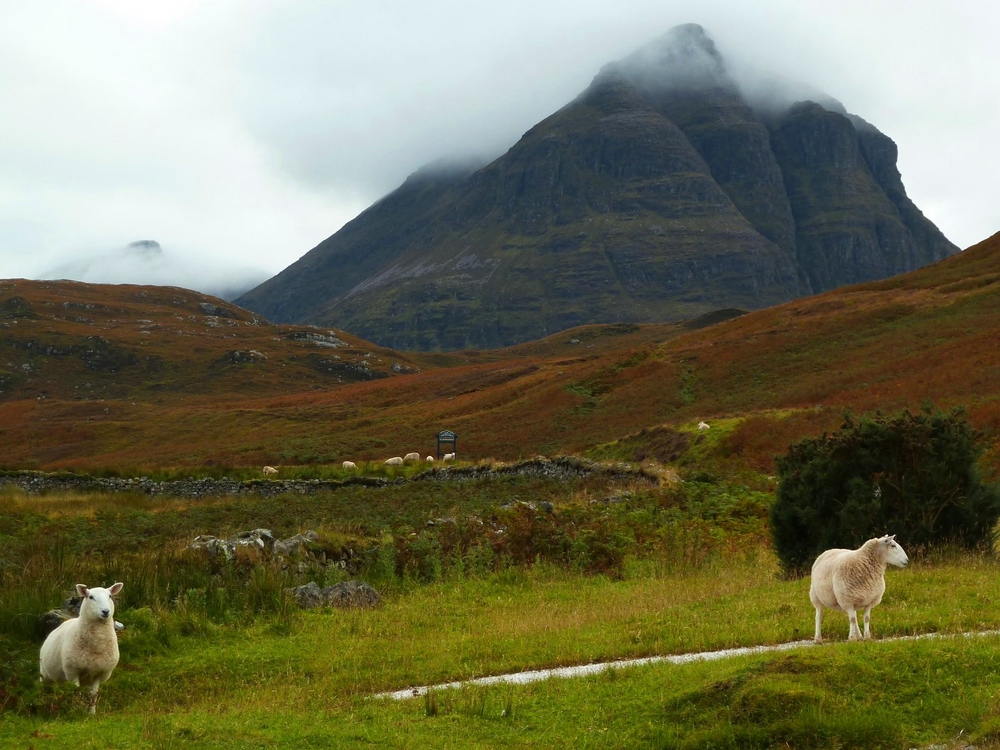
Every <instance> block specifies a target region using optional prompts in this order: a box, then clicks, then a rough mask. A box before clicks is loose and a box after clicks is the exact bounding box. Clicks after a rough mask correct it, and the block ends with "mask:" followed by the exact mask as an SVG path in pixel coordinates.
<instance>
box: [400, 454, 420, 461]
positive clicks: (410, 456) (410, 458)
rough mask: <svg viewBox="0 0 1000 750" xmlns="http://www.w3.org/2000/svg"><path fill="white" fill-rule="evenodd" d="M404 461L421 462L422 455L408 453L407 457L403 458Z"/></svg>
mask: <svg viewBox="0 0 1000 750" xmlns="http://www.w3.org/2000/svg"><path fill="white" fill-rule="evenodd" d="M403 460H404V461H419V460H420V454H419V453H407V454H406V455H405V456H403Z"/></svg>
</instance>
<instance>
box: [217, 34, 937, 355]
mask: <svg viewBox="0 0 1000 750" xmlns="http://www.w3.org/2000/svg"><path fill="white" fill-rule="evenodd" d="M815 98H817V99H820V100H821V103H817V102H814V101H802V102H797V103H791V102H789V103H787V104H782V105H778V104H776V103H775V100H774V99H771V100H768V101H767V102H766V103H763V102H762V101H761V100H759V99H757V100H755V98H754V97H753V96H751V95H748V94H746V93H744V91H743V90H742V89H741V88H740V86H738V85H737V84H736V82H735V81H734V79H733V78H732V77H731V76H730V72H729V71H728V70H727V68H726V64H725V61H724V60H723V58H722V56H721V54H720V53H719V52H718V50H717V49H716V48H715V45H714V44H713V42H712V41H711V39H709V38H708V36H707V35H706V34H705V32H704V30H703V29H702V28H701V27H700V26H697V25H693V24H692V25H687V26H681V27H677V28H675V29H672V30H671V31H670V32H668V33H667V34H666V35H665V36H664V37H663V38H662V39H660V40H658V41H656V42H655V43H653V44H651V45H649V46H648V47H646V48H644V49H641V50H639V51H637V52H636V53H635V54H633V55H631V56H629V57H628V58H625V59H624V60H621V61H618V62H616V63H612V64H609V65H607V66H605V68H604V69H602V70H601V72H600V73H599V74H598V75H597V77H596V78H595V79H594V81H593V83H592V84H591V85H590V87H589V88H588V89H587V90H586V91H584V92H583V93H582V94H581V95H580V96H579V97H577V99H575V100H574V101H572V102H570V103H569V104H567V105H566V106H565V107H563V108H562V109H560V110H559V111H558V112H556V113H554V114H553V115H551V116H550V117H548V118H547V119H545V120H543V121H542V122H540V123H539V124H538V125H536V126H535V127H533V128H532V129H531V130H529V131H528V132H527V133H525V135H524V136H523V137H522V138H521V139H520V140H519V141H518V142H517V143H516V144H515V145H514V146H513V147H512V148H511V149H510V150H509V151H508V152H507V153H506V154H504V155H503V156H501V157H500V158H499V159H497V160H495V161H493V162H492V163H490V164H487V165H485V166H478V165H438V166H435V167H429V168H427V169H425V170H421V171H420V172H418V173H416V174H414V175H412V176H411V177H410V178H409V179H408V180H407V181H406V182H405V183H404V184H403V185H402V186H401V187H400V188H399V189H397V190H396V191H395V192H393V193H391V194H390V195H388V196H386V197H385V198H384V199H382V200H381V201H379V202H378V203H376V204H375V205H373V206H372V207H371V208H369V209H368V210H367V211H365V212H364V213H362V214H361V215H360V216H358V217H357V218H356V219H354V220H353V221H352V222H350V223H349V224H347V225H346V226H345V227H344V228H343V229H341V230H340V231H339V232H337V233H336V234H334V235H333V236H332V237H330V238H329V239H327V240H326V241H324V242H323V243H321V244H320V245H318V246H317V247H316V248H314V249H313V250H311V251H310V252H309V253H307V254H306V255H305V256H303V257H302V258H301V259H300V260H299V261H297V262H296V263H294V264H293V265H291V266H289V267H288V268H287V269H285V270H284V271H282V272H281V273H280V274H278V275H277V276H275V277H274V278H272V279H270V280H269V281H267V282H265V283H264V284H262V285H260V286H259V287H257V288H256V289H254V290H252V291H250V292H248V293H247V294H245V295H244V296H243V297H241V298H240V299H239V300H237V302H238V303H239V304H241V305H243V306H245V307H248V308H250V309H252V310H255V311H257V312H259V313H261V314H263V315H265V316H266V317H268V318H270V319H272V320H274V321H276V322H305V323H316V324H321V325H336V326H337V327H339V328H343V329H346V330H349V331H351V332H353V333H355V334H357V335H359V336H362V337H364V338H367V339H370V340H372V341H376V342H378V343H380V344H383V345H386V346H391V347H396V348H403V349H408V348H411V349H461V348H466V347H497V346H504V345H509V344H513V343H516V342H520V341H525V340H529V339H534V338H538V337H541V336H544V335H547V334H550V333H553V332H555V331H558V330H561V329H564V328H568V327H570V326H574V325H580V324H583V323H595V322H641V321H668V320H678V319H682V318H688V317H694V316H696V315H700V314H702V313H705V312H707V311H710V310H714V309H718V308H724V307H736V308H744V309H753V308H760V307H765V306H768V305H772V304H776V303H780V302H783V301H786V300H789V299H792V298H795V297H798V296H802V295H806V294H810V293H815V292H820V291H824V290H827V289H830V288H833V287H836V286H839V285H842V284H847V283H854V282H859V281H866V280H873V279H879V278H884V277H886V276H890V275H893V274H897V273H901V272H904V271H908V270H912V269H914V268H917V267H920V266H922V265H925V264H926V263H929V262H932V261H934V260H938V259H940V258H943V257H946V256H947V255H949V254H951V253H953V252H955V251H956V250H957V248H956V247H954V246H953V245H952V244H951V243H950V242H948V241H947V240H946V239H945V238H944V237H943V236H942V235H941V233H940V232H939V231H938V230H937V228H936V227H934V225H933V224H932V223H931V222H930V221H928V220H927V219H926V218H925V217H924V216H923V215H922V214H921V213H920V211H919V210H918V209H917V208H916V206H914V205H913V203H912V202H911V201H910V200H909V199H908V198H907V196H906V191H905V189H904V188H903V183H902V180H901V178H900V175H899V171H898V170H897V169H896V147H895V144H894V143H893V142H892V141H891V140H890V139H889V138H888V137H886V136H885V135H883V134H882V133H880V132H879V131H878V130H877V129H875V128H874V127H873V126H872V125H870V124H868V123H867V122H865V121H864V120H862V119H861V118H858V117H855V116H852V115H849V114H848V113H847V112H846V111H845V110H844V109H843V107H842V106H841V105H840V104H839V103H837V102H836V101H834V100H832V99H829V98H828V97H822V96H818V97H815Z"/></svg>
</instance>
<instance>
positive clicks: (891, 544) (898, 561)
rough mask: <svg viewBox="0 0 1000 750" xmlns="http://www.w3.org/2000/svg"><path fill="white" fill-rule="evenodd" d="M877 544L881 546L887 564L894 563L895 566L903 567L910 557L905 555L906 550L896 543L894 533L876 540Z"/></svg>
mask: <svg viewBox="0 0 1000 750" xmlns="http://www.w3.org/2000/svg"><path fill="white" fill-rule="evenodd" d="M878 541H879V544H881V545H882V547H883V554H884V556H885V561H886V562H887V563H888V564H889V565H895V566H896V567H897V568H902V567H905V566H906V564H907V563H908V562H909V561H910V559H909V558H908V557H907V556H906V552H904V551H903V548H902V547H900V546H899V545H898V544H897V543H896V535H895V534H893V535H892V536H884V537H882V538H881V539H879V540H878Z"/></svg>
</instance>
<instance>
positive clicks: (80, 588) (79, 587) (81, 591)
mask: <svg viewBox="0 0 1000 750" xmlns="http://www.w3.org/2000/svg"><path fill="white" fill-rule="evenodd" d="M76 593H77V596H82V597H83V598H84V599H86V598H87V587H86V586H84V585H83V584H82V583H78V584H76Z"/></svg>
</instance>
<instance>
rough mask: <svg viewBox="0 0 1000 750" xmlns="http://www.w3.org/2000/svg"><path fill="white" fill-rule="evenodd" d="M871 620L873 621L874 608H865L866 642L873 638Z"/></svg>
mask: <svg viewBox="0 0 1000 750" xmlns="http://www.w3.org/2000/svg"><path fill="white" fill-rule="evenodd" d="M871 619H872V608H871V607H866V608H865V640H866V641H867V640H868V639H869V638H871V637H872V630H871Z"/></svg>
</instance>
